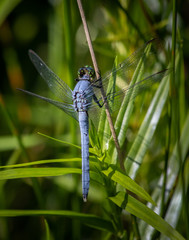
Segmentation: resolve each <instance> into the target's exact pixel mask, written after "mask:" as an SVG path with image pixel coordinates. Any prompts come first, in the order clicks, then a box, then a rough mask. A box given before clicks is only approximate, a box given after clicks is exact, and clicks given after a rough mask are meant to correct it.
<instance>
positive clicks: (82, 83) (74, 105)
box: [18, 39, 167, 202]
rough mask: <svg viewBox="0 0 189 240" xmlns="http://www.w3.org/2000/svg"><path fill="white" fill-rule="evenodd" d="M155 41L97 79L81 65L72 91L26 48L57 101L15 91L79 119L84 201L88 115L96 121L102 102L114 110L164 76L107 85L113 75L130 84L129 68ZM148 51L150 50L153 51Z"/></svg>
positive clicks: (158, 75)
mask: <svg viewBox="0 0 189 240" xmlns="http://www.w3.org/2000/svg"><path fill="white" fill-rule="evenodd" d="M156 42H157V40H156V39H152V40H150V41H148V42H147V43H145V44H144V45H143V46H142V47H141V48H139V49H138V50H136V51H135V52H134V53H133V54H131V56H130V57H128V58H127V59H126V60H124V61H123V62H122V63H120V64H119V65H118V66H117V67H115V68H113V70H112V71H111V72H109V73H107V74H105V75H104V76H103V77H101V78H100V79H96V78H95V71H94V69H93V68H92V67H90V66H88V65H86V66H84V67H81V68H80V69H79V70H78V77H77V78H76V82H77V83H76V85H75V88H74V90H73V91H72V90H71V89H70V87H69V86H68V85H67V84H66V83H65V82H64V81H63V80H61V79H60V78H59V77H58V76H57V75H56V74H55V73H54V72H53V71H52V70H51V69H50V68H49V67H48V66H47V65H46V64H45V63H44V62H43V60H42V59H41V58H40V57H39V56H38V55H37V54H36V53H35V52H34V51H32V50H29V57H30V59H31V61H32V63H33V64H34V66H35V68H36V70H37V71H38V72H39V74H40V75H41V77H42V78H43V79H44V80H45V82H46V83H47V85H48V87H49V88H50V90H51V91H52V92H53V93H54V95H55V96H56V97H58V99H59V100H58V101H57V100H53V99H50V98H47V97H43V96H40V95H38V94H35V93H32V92H29V91H27V90H23V89H18V90H20V91H22V92H24V93H26V94H29V95H31V96H34V97H37V98H39V99H42V100H43V101H46V102H48V103H50V104H52V105H54V106H56V107H58V108H59V109H61V110H63V111H64V112H65V113H67V114H68V115H70V116H71V117H72V118H74V119H75V120H76V121H78V122H79V126H80V133H81V156H82V194H83V201H84V202H86V201H87V197H88V192H89V183H90V175H89V118H91V119H92V121H94V122H97V121H96V118H97V116H98V112H100V110H101V109H103V108H104V102H105V101H106V102H107V103H109V105H111V102H112V99H113V101H114V103H115V104H114V108H115V109H116V108H117V106H118V103H117V102H119V104H120V102H121V101H122V100H121V99H123V97H124V96H126V95H127V94H129V93H130V92H131V91H132V92H133V96H134V98H135V97H136V96H137V95H138V94H139V93H140V92H141V91H143V90H144V89H146V87H149V86H151V85H152V84H154V83H155V82H159V81H160V80H161V79H162V78H163V77H164V75H165V74H166V72H167V69H165V70H162V71H159V72H156V73H155V74H152V75H150V76H147V77H145V78H143V80H141V81H139V82H137V83H134V84H131V85H129V86H128V85H124V86H119V85H120V84H119V83H120V80H118V81H117V80H116V86H117V87H112V88H111V89H109V88H108V84H109V81H110V79H111V78H112V76H115V75H116V79H120V78H121V79H123V81H124V82H125V83H129V82H130V81H131V78H132V77H131V73H130V72H132V71H131V70H133V69H135V68H136V67H137V65H138V64H139V62H140V60H141V59H142V58H143V57H144V56H145V54H146V53H145V51H146V49H147V47H149V46H150V45H152V44H156ZM151 49H152V47H151ZM150 51H151V53H153V50H150ZM143 60H144V59H143ZM102 87H103V88H104V90H105V93H106V95H105V96H104V97H103V96H102V95H101V88H102Z"/></svg>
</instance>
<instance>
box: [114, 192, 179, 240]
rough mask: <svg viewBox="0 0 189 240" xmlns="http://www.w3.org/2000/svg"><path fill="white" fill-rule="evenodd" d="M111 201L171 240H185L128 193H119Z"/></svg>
mask: <svg viewBox="0 0 189 240" xmlns="http://www.w3.org/2000/svg"><path fill="white" fill-rule="evenodd" d="M110 200H111V201H112V202H114V203H115V204H116V205H117V206H119V207H121V208H122V209H125V210H126V211H128V212H130V213H131V214H133V215H134V216H136V217H138V218H140V219H142V220H144V221H145V222H147V223H148V224H149V225H151V226H152V227H154V228H155V229H157V230H158V231H160V232H161V233H163V234H165V235H166V236H168V237H169V238H170V239H174V240H184V238H183V237H182V236H181V235H180V234H179V233H178V232H177V231H176V230H175V229H174V228H172V227H171V225H169V224H168V223H167V222H166V221H165V220H163V218H161V217H160V216H159V215H157V214H156V213H155V212H153V211H152V210H151V209H150V208H148V207H146V206H145V205H144V204H142V203H141V202H139V201H137V200H136V199H135V198H133V197H131V196H129V195H127V194H126V193H124V192H119V193H118V194H117V195H116V196H115V197H110Z"/></svg>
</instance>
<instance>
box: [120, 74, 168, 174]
mask: <svg viewBox="0 0 189 240" xmlns="http://www.w3.org/2000/svg"><path fill="white" fill-rule="evenodd" d="M168 91H169V76H166V77H165V78H164V80H163V81H161V84H160V86H159V88H158V90H157V91H156V94H155V96H154V98H153V100H152V102H151V104H150V107H149V109H148V112H147V114H146V116H145V119H144V120H143V122H142V125H141V127H140V129H139V131H138V134H137V137H136V139H135V141H134V143H133V144H132V147H131V149H130V151H129V153H128V155H127V157H126V160H125V163H124V165H125V168H126V170H127V173H128V175H129V176H130V177H131V178H134V177H135V176H136V173H137V171H138V169H139V167H140V164H141V163H142V160H143V158H144V155H145V153H146V151H147V149H148V147H149V145H150V142H151V140H152V137H153V134H154V132H155V130H156V127H157V124H158V122H159V118H160V116H161V112H162V110H163V107H164V105H165V102H166V99H167V96H168Z"/></svg>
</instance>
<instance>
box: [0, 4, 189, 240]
mask: <svg viewBox="0 0 189 240" xmlns="http://www.w3.org/2000/svg"><path fill="white" fill-rule="evenodd" d="M82 2H83V7H84V11H85V14H86V18H87V21H88V25H89V29H90V33H91V37H92V40H93V44H94V50H95V53H96V58H97V61H98V65H99V67H100V70H101V73H102V75H103V74H104V73H106V71H108V70H110V69H111V68H112V66H113V62H114V59H115V57H116V56H117V57H118V62H121V61H123V60H124V59H125V58H126V57H128V56H129V55H130V54H131V53H132V52H133V51H135V50H136V49H137V48H138V47H140V46H141V45H142V44H143V43H144V42H145V41H146V40H148V39H149V38H150V37H151V36H156V35H157V36H158V37H160V39H162V40H163V41H164V43H165V46H166V48H167V49H169V48H171V34H172V32H171V29H172V1H169V0H166V1H165V0H159V1H153V0H138V1H137V0H134V1H129V0H128V1H126V0H125V1H121V0H120V1H118V0H115V1H113V0H112V1H108V0H105V1H99V0H96V1H87V0H83V1H82ZM188 11H189V1H178V8H177V12H178V36H179V41H178V42H177V44H178V45H179V46H182V47H183V59H184V66H185V69H184V71H185V79H188V64H189V19H188ZM29 49H32V50H34V51H35V52H36V53H37V54H38V55H39V56H40V57H41V58H42V59H43V60H44V62H45V63H47V65H48V66H49V67H50V68H51V69H52V70H53V71H54V72H55V73H56V74H57V75H58V76H59V77H60V78H61V79H62V80H64V81H65V82H66V83H67V84H68V85H69V86H70V87H71V89H73V88H74V85H75V78H76V77H77V70H78V69H79V68H80V67H82V66H84V65H86V64H88V65H92V61H91V58H90V54H89V50H88V47H87V44H86V39H85V35H84V31H83V26H82V24H81V18H80V15H79V11H78V7H77V2H76V1H73V0H49V1H47V0H40V1H39V0H25V1H20V0H11V1H7V0H1V2H0V72H1V76H0V79H1V80H0V102H1V111H0V163H1V165H6V164H16V163H24V162H27V161H35V160H41V159H55V158H71V157H80V150H79V149H78V150H77V149H75V148H72V147H70V146H69V145H67V144H61V143H56V142H54V141H52V140H49V139H47V138H45V137H42V136H40V135H38V134H37V132H41V133H44V134H46V135H49V136H52V137H56V138H58V139H61V140H63V141H66V142H71V143H74V144H78V145H80V133H79V128H78V126H77V123H76V122H75V121H74V120H72V119H71V118H70V117H69V116H67V115H66V114H65V113H64V112H62V111H60V110H58V109H57V108H55V107H53V106H50V105H48V104H46V103H44V102H42V101H40V100H38V99H35V98H32V97H30V96H27V95H25V94H23V93H21V92H19V91H18V90H17V89H16V88H22V89H26V90H29V91H31V92H35V93H37V94H39V95H42V96H46V97H49V96H50V97H53V96H52V95H51V93H50V92H49V90H48V88H47V86H46V84H45V82H44V81H43V79H41V77H40V76H39V74H38V73H37V71H36V70H35V68H34V66H33V64H32V63H31V61H30V59H29V57H28V50H29ZM185 86H186V95H187V93H188V87H189V84H188V81H187V80H186V81H185ZM187 101H188V99H187ZM187 103H188V102H187ZM139 124H140V123H139V122H137V119H136V118H133V123H132V125H133V126H132V127H133V128H135V127H136V128H138V126H139ZM163 125H164V124H163V122H161V123H160V126H159V129H160V128H161V127H162V128H163ZM162 128H161V129H162ZM162 144H163V143H162ZM21 146H22V147H21ZM23 152H24V153H23ZM157 161H158V159H157ZM154 164H156V163H155V162H154ZM54 166H56V165H54ZM150 166H151V165H150V164H149V165H148V167H150ZM147 169H148V168H147ZM154 169H155V168H154ZM146 171H147V170H146ZM159 171H161V168H157V172H155V174H157V175H158V174H159ZM141 174H142V173H141ZM143 174H144V173H143ZM149 178H151V176H149ZM79 179H80V178H79V177H78V178H77V183H78V182H79V181H80V180H79ZM39 182H40V185H41V188H42V192H43V197H44V199H45V205H44V209H65V210H75V211H81V212H90V213H94V214H95V213H99V212H101V210H100V200H99V199H98V197H96V198H95V197H94V198H93V203H91V204H88V205H83V204H82V198H81V196H78V195H76V194H75V191H76V189H77V186H76V183H75V181H71V180H70V179H69V180H67V178H66V177H64V178H63V177H56V178H54V179H50V178H42V179H39ZM145 184H147V183H146V182H145V180H144V183H143V185H145ZM0 187H1V191H2V192H3V194H1V196H0V208H1V209H38V208H39V206H38V203H37V200H36V197H35V193H34V191H33V188H32V183H31V180H30V179H24V180H23V179H18V180H9V181H4V182H3V181H1V183H0ZM79 187H81V185H80V184H79ZM74 224H75V229H77V231H75V233H74V232H73V231H72V229H73V226H74ZM61 226H64V227H61ZM50 227H51V229H54V238H53V239H72V238H73V239H96V238H97V237H98V236H99V235H98V234H99V232H98V231H97V230H91V229H89V228H87V227H84V226H83V225H79V226H78V223H77V222H76V223H75V222H74V221H71V220H69V219H64V218H56V219H55V218H52V219H51V221H50ZM181 231H182V227H181ZM70 234H71V236H70ZM89 234H90V236H91V237H88V236H89ZM43 236H44V225H43V221H42V220H41V218H37V217H20V218H12V219H6V220H5V219H1V220H0V239H11V240H12V239H19V240H21V239H44V238H43ZM78 236H79V237H78ZM81 236H82V237H81Z"/></svg>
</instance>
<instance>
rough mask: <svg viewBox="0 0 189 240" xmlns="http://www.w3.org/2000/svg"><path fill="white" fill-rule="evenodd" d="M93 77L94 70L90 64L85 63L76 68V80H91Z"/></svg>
mask: <svg viewBox="0 0 189 240" xmlns="http://www.w3.org/2000/svg"><path fill="white" fill-rule="evenodd" d="M94 77H95V71H94V69H93V68H92V67H91V66H88V65H86V66H85V67H82V68H80V69H79V70H78V80H88V81H92V80H93V79H94Z"/></svg>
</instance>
